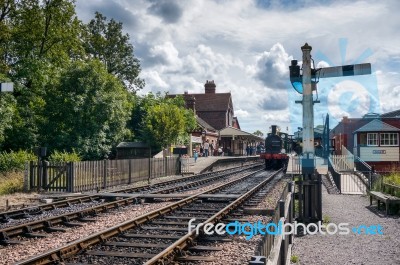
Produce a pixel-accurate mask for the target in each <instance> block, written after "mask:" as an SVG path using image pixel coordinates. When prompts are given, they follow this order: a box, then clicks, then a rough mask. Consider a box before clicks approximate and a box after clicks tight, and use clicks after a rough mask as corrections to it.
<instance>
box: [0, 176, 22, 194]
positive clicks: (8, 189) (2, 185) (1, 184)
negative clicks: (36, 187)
mask: <svg viewBox="0 0 400 265" xmlns="http://www.w3.org/2000/svg"><path fill="white" fill-rule="evenodd" d="M23 190H24V175H23V172H22V171H15V172H8V173H6V174H4V173H2V174H0V195H6V194H12V193H15V192H23Z"/></svg>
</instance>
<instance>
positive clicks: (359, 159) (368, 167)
mask: <svg viewBox="0 0 400 265" xmlns="http://www.w3.org/2000/svg"><path fill="white" fill-rule="evenodd" d="M354 160H357V161H358V162H360V163H361V164H363V165H364V166H365V167H366V168H367V169H368V171H372V168H371V166H370V165H368V164H367V162H365V161H364V160H362V159H361V158H360V157H358V156H356V155H355V156H354Z"/></svg>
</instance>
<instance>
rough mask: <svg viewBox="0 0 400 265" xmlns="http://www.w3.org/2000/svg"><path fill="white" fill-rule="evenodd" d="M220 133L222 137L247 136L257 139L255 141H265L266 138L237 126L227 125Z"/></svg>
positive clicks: (250, 138)
mask: <svg viewBox="0 0 400 265" xmlns="http://www.w3.org/2000/svg"><path fill="white" fill-rule="evenodd" d="M219 134H220V136H221V137H236V136H243V137H244V138H247V139H249V140H255V141H263V140H264V139H263V138H261V137H259V136H257V135H254V134H252V133H248V132H245V131H242V130H239V129H237V128H233V127H226V128H224V129H222V130H220V131H219Z"/></svg>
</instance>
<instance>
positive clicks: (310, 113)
mask: <svg viewBox="0 0 400 265" xmlns="http://www.w3.org/2000/svg"><path fill="white" fill-rule="evenodd" d="M301 50H302V51H303V80H302V83H303V102H302V105H303V157H304V158H305V159H314V106H313V104H314V102H313V93H312V84H311V50H312V47H311V46H310V45H308V44H307V43H306V44H305V45H304V46H302V47H301ZM305 166H307V165H305Z"/></svg>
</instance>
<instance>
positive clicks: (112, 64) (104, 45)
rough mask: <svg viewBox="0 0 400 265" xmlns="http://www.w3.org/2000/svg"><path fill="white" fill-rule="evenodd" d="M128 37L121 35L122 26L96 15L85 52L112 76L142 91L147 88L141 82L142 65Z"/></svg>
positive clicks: (128, 87)
mask: <svg viewBox="0 0 400 265" xmlns="http://www.w3.org/2000/svg"><path fill="white" fill-rule="evenodd" d="M129 39H130V38H129V35H128V34H125V35H124V34H123V33H122V23H120V22H117V21H115V20H114V19H111V20H110V21H109V22H108V23H107V18H106V17H105V16H103V15H102V14H100V13H98V12H96V13H95V18H94V19H92V20H91V21H90V22H89V24H87V25H86V31H85V32H84V47H85V50H86V53H87V54H89V55H91V56H92V57H94V58H96V59H99V60H100V61H101V62H102V63H103V64H104V65H105V67H106V69H107V71H108V72H109V73H110V74H113V75H115V76H117V77H118V78H119V79H120V80H121V81H122V82H123V83H124V84H125V85H126V87H127V89H128V90H134V91H136V90H139V89H142V88H143V86H144V81H143V80H142V79H140V78H139V77H138V76H139V73H140V63H139V60H138V59H137V58H135V56H134V54H133V50H134V49H133V45H132V44H130V43H129Z"/></svg>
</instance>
